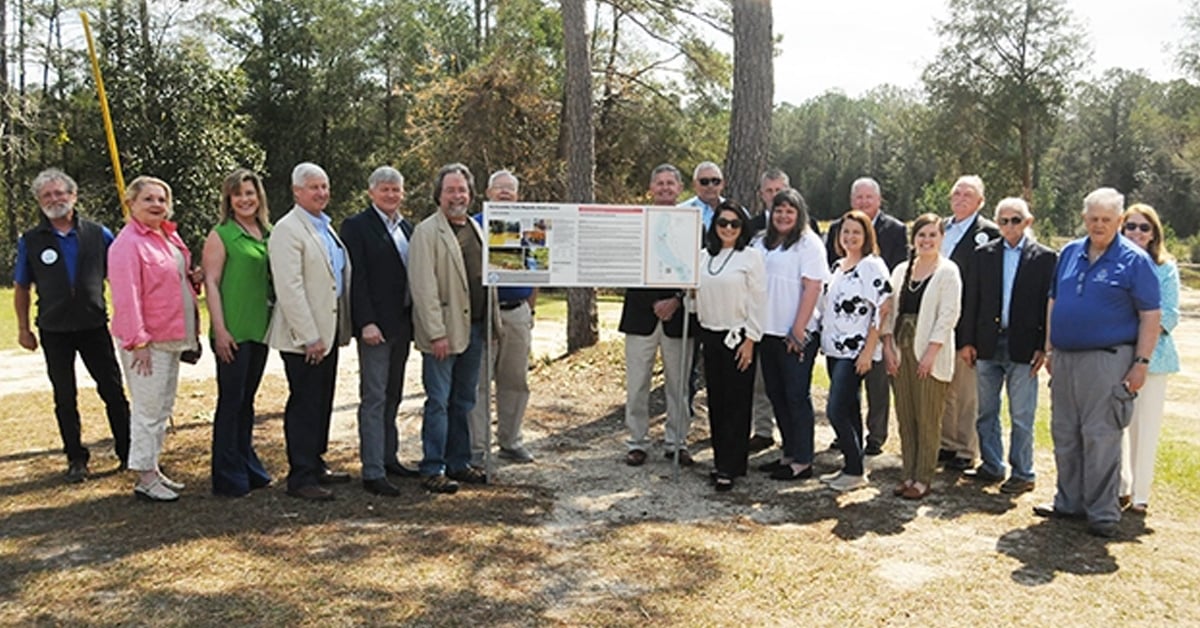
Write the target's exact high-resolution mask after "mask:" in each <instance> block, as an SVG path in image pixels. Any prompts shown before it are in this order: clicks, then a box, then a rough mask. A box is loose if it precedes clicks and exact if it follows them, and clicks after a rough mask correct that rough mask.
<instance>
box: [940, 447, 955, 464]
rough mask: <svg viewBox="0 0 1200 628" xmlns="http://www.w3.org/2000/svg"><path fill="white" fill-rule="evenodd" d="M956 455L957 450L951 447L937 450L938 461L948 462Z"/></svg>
mask: <svg viewBox="0 0 1200 628" xmlns="http://www.w3.org/2000/svg"><path fill="white" fill-rule="evenodd" d="M957 455H958V452H957V451H954V450H953V449H939V450H938V462H949V461H951V460H954V457H955V456H957Z"/></svg>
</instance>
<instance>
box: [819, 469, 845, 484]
mask: <svg viewBox="0 0 1200 628" xmlns="http://www.w3.org/2000/svg"><path fill="white" fill-rule="evenodd" d="M840 477H842V472H841V471H834V472H833V473H826V474H825V475H822V476H821V481H822V482H824V483H826V484H829V483H830V482H832V481H834V480H836V479H838V478H840Z"/></svg>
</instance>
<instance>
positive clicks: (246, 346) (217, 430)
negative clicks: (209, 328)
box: [212, 340, 271, 497]
mask: <svg viewBox="0 0 1200 628" xmlns="http://www.w3.org/2000/svg"><path fill="white" fill-rule="evenodd" d="M267 353H268V351H267V345H264V344H262V343H261V342H254V341H252V340H245V341H242V342H241V343H239V344H238V348H237V351H235V352H234V353H233V361H232V362H230V363H229V364H226V363H224V362H222V361H221V359H220V358H216V359H215V362H216V363H217V412H216V414H215V415H214V416H213V435H212V492H213V494H214V495H231V496H235V497H236V496H239V495H245V494H246V493H249V492H250V489H255V488H262V487H264V486H266V485H268V484H270V483H271V475H270V474H269V473H267V470H266V469H265V468H264V467H263V463H262V462H261V461H260V460H259V459H258V454H257V453H255V451H254V444H253V440H254V396H255V394H257V393H258V384H259V383H260V382H261V381H262V375H263V369H264V368H265V367H266V365H267ZM216 354H217V351H216V349H213V355H214V356H216Z"/></svg>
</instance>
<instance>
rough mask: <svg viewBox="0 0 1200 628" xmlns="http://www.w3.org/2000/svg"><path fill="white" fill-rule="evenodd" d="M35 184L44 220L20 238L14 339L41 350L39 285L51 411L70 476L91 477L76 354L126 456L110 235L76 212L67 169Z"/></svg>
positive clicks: (126, 408) (126, 432)
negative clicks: (33, 322)
mask: <svg viewBox="0 0 1200 628" xmlns="http://www.w3.org/2000/svg"><path fill="white" fill-rule="evenodd" d="M32 188H33V195H34V196H35V197H37V202H38V205H39V206H40V207H41V209H42V221H41V222H40V223H39V224H38V226H36V227H34V228H33V229H30V230H29V231H27V232H25V234H24V235H22V236H21V238H20V239H19V240H17V263H16V272H15V273H14V281H13V284H14V285H13V304H14V305H15V307H16V311H17V341H18V342H19V343H20V344H21V346H22V347H25V348H26V349H28V350H30V351H36V350H37V348H38V338H37V336H36V335H34V333H33V331H32V330H31V329H30V326H29V306H30V301H31V298H30V286H32V285H34V284H37V295H38V314H37V327H38V331H39V332H41V336H42V353H43V354H45V356H46V372H47V373H48V374H49V376H50V385H51V386H52V387H53V388H54V415H55V417H56V418H57V419H58V431H59V434H60V435H61V436H62V440H63V452H64V453H66V454H67V475H66V480H67V482H71V483H76V482H82V481H83V480H84V479H85V478H86V477H87V474H88V460H89V458H90V454H89V452H88V448H87V447H84V446H83V442H82V439H81V437H80V424H79V406H78V405H77V402H76V384H75V354H76V353H78V354H79V357H80V358H82V359H83V365H84V366H85V367H87V370H88V373H90V374H91V376H92V379H93V380H95V381H96V392H98V393H99V394H100V398H101V399H103V400H104V408H105V411H106V413H107V415H108V425H109V429H111V430H112V435H113V449H114V450H115V451H116V454H117V459H118V460H119V461H120V467H121V468H124V467H125V464H126V461H127V460H128V458H129V402H128V401H127V400H126V398H125V388H124V386H122V384H121V370H120V368H118V367H117V358H116V353H115V352H114V350H113V341H112V336H111V335H110V334H109V331H108V308H107V306H106V304H105V301H104V277H105V274H106V272H105V269H106V268H107V267H108V266H107V260H108V245H109V244H112V241H113V235H112V232H111V231H109V230H108V228H107V227H105V226H103V225H100V224H98V223H95V222H92V221H90V220H85V219H83V218H80V217H79V216H78V215H77V214H76V213H75V201H76V195H75V193H76V190H77V186H76V185H75V181H74V180H73V179H71V177H69V176H67V175H66V174H65V173H63V172H62V171H59V170H54V169H50V170H45V171H43V172H42V173H41V174H39V175H38V176H37V177H36V178H34V180H33V185H32Z"/></svg>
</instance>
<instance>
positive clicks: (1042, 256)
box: [962, 198, 1058, 494]
mask: <svg viewBox="0 0 1200 628" xmlns="http://www.w3.org/2000/svg"><path fill="white" fill-rule="evenodd" d="M996 223H997V224H998V225H999V226H1000V234H1001V237H1000V238H998V239H996V240H993V241H991V242H988V243H987V244H983V245H981V246H979V247H978V248H976V249H975V259H974V261H973V263H972V264H971V267H970V274H969V275H968V276H967V277H966V281H964V282H963V291H964V298H963V310H962V312H963V313H962V321H963V323H964V324H963V335H962V343H963V352H965V353H966V354H967V358H968V359H969V360H975V371H976V375H977V380H978V386H977V390H978V393H979V418H978V420H977V421H976V423H975V426H976V430H977V432H978V434H979V452H980V455H981V457H982V459H983V464H981V465H980V466H979V467H978V468H976V469H968V470H967V471H965V472H964V473H963V475H965V476H966V477H969V478H972V479H975V480H980V481H983V482H999V481H1000V480H1004V444H1003V442H1002V438H1001V428H1000V389H1001V387H1003V386H1005V385H1007V387H1008V411H1009V417H1010V418H1011V420H1012V434H1011V441H1010V444H1009V451H1008V462H1009V465H1010V466H1011V471H1010V475H1009V478H1008V479H1007V480H1005V482H1004V483H1003V484H1001V485H1000V492H1002V493H1008V494H1018V493H1025V492H1028V491H1032V490H1033V488H1034V473H1033V421H1034V414H1035V413H1036V412H1037V397H1038V394H1037V389H1038V382H1037V372H1038V369H1039V368H1040V367H1041V365H1042V362H1043V360H1044V359H1045V355H1044V354H1043V353H1042V349H1043V347H1044V345H1045V342H1046V302H1047V301H1048V300H1049V296H1050V283H1051V282H1052V281H1053V280H1054V266H1055V264H1057V263H1058V254H1057V253H1055V252H1054V251H1053V250H1051V249H1050V248H1049V247H1046V246H1043V245H1042V244H1040V243H1038V242H1037V240H1035V239H1034V237H1033V233H1032V232H1031V231H1030V230H1029V227H1030V225H1032V224H1033V214H1032V213H1030V211H1029V205H1028V204H1027V203H1025V201H1024V200H1022V199H1019V198H1006V199H1004V200H1002V201H1000V202H999V203H997V204H996Z"/></svg>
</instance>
